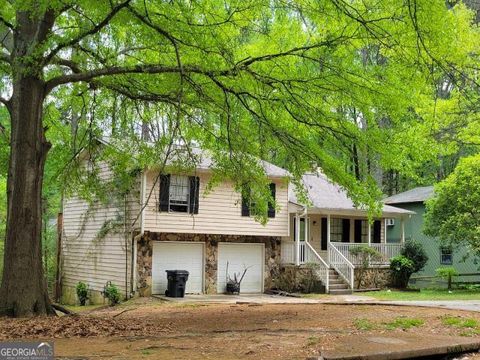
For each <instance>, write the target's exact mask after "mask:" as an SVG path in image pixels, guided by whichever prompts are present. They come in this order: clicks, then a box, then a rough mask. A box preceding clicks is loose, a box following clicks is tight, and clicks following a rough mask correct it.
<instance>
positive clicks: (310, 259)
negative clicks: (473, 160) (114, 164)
mask: <svg viewBox="0 0 480 360" xmlns="http://www.w3.org/2000/svg"><path fill="white" fill-rule="evenodd" d="M261 165H262V166H263V169H264V170H265V173H266V175H267V177H268V179H269V181H270V184H269V189H270V191H271V195H272V197H273V198H274V199H275V202H276V207H273V205H271V204H270V205H269V209H268V220H269V221H268V222H267V223H266V224H265V225H263V224H260V223H259V222H257V221H255V219H254V218H253V216H251V214H250V209H249V203H248V201H247V200H246V199H245V198H244V197H242V194H240V193H238V192H237V191H235V189H234V186H233V183H232V182H231V181H229V180H225V181H223V182H220V183H219V184H217V185H216V186H215V187H214V188H213V189H210V191H208V192H207V191H206V186H207V184H208V183H209V180H210V178H211V175H212V173H211V166H212V161H211V160H210V158H208V157H207V156H206V155H205V154H202V159H201V161H200V162H199V164H198V166H197V168H196V169H195V171H193V172H191V173H188V174H183V173H182V174H180V173H175V172H174V171H170V173H169V172H168V171H167V172H166V173H164V174H161V175H159V174H158V171H153V170H146V171H143V172H142V173H141V174H140V175H139V176H138V182H137V183H136V186H135V187H134V189H132V191H131V192H130V194H129V195H128V196H125V197H123V198H120V199H118V197H117V196H114V194H112V201H111V203H110V204H101V203H94V204H88V203H87V202H85V201H83V200H81V199H79V198H77V197H71V198H68V199H66V200H65V201H64V214H63V216H64V221H63V238H62V257H61V259H62V261H61V274H62V278H61V284H62V290H63V300H64V301H65V302H75V301H76V296H75V286H76V284H77V283H78V282H79V281H83V282H86V283H87V284H88V286H89V289H90V293H91V295H90V296H91V301H92V302H101V301H103V296H102V291H103V289H104V286H105V285H106V284H107V283H108V282H111V283H113V284H115V285H117V286H118V287H119V289H120V290H121V292H122V293H123V294H124V296H125V298H129V297H132V296H137V295H140V296H150V295H156V294H157V295H163V294H164V293H165V290H166V288H167V276H166V270H187V271H188V272H189V279H188V281H187V285H186V293H189V294H199V293H205V294H217V293H224V292H225V290H226V281H227V277H233V274H238V273H242V272H243V271H244V270H245V269H246V270H247V271H246V274H245V278H244V280H243V282H242V285H241V291H242V293H261V292H264V291H265V290H267V289H270V288H272V287H273V286H274V278H275V276H276V275H278V274H279V273H281V272H283V271H286V269H288V268H289V267H293V268H295V269H301V268H302V266H305V265H307V264H311V263H313V264H316V265H315V266H316V272H317V274H318V275H319V277H320V279H321V281H322V282H323V284H324V285H325V288H326V290H327V291H328V292H331V293H335V292H351V291H352V289H353V288H354V287H355V285H354V282H355V281H354V279H355V268H356V267H358V263H357V259H356V258H355V256H353V255H352V254H351V253H350V251H351V249H353V247H357V246H370V247H374V248H375V249H376V250H378V251H379V252H380V253H381V254H382V259H381V260H378V261H377V263H375V264H372V265H373V266H374V267H376V268H377V269H382V268H385V266H386V265H387V264H388V260H389V259H390V258H391V257H392V256H395V255H396V254H398V252H399V251H400V246H401V244H400V245H399V244H387V242H386V237H385V234H386V231H385V222H386V219H388V218H392V217H395V218H399V219H400V220H401V221H402V222H403V221H404V220H405V219H407V218H408V216H409V214H411V212H409V211H406V210H402V209H397V208H394V207H391V206H385V208H384V211H383V214H382V215H381V216H380V217H378V218H377V219H374V221H373V222H369V221H368V219H367V212H366V211H364V210H361V209H357V208H356V207H355V206H354V204H353V203H352V201H351V200H350V199H349V198H348V196H347V195H346V193H345V192H344V191H343V190H342V189H340V188H339V187H338V186H337V185H335V184H333V183H331V182H330V181H329V180H328V179H327V178H326V177H325V176H324V175H323V174H321V173H315V174H305V175H304V177H303V183H304V186H305V190H306V193H307V196H308V198H309V202H308V204H300V203H299V201H298V200H297V197H296V194H295V191H294V189H293V188H292V186H291V184H289V174H288V172H287V171H286V170H284V169H281V168H279V167H277V166H275V165H273V164H270V163H267V162H261ZM102 176H103V178H104V179H105V180H108V179H109V177H110V176H111V175H110V173H109V172H108V171H107V169H106V168H105V167H103V168H102Z"/></svg>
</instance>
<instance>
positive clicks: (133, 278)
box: [130, 170, 147, 296]
mask: <svg viewBox="0 0 480 360" xmlns="http://www.w3.org/2000/svg"><path fill="white" fill-rule="evenodd" d="M146 189H147V174H146V171H145V170H144V171H143V172H142V175H141V178H140V237H142V236H143V234H144V233H145V202H146V201H145V194H146V192H147V191H146ZM134 226H135V223H133V224H132V226H131V227H130V238H131V239H132V261H131V267H132V269H131V281H130V285H131V288H130V291H131V294H132V296H133V295H135V293H136V292H137V266H136V265H137V241H138V236H135V237H134V236H133V228H134Z"/></svg>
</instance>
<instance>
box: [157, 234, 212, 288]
mask: <svg viewBox="0 0 480 360" xmlns="http://www.w3.org/2000/svg"><path fill="white" fill-rule="evenodd" d="M203 269H204V266H203V244H202V243H191V242H154V243H153V255H152V293H153V294H164V293H165V290H166V289H167V273H166V272H165V270H187V271H188V272H189V273H190V274H189V276H188V281H187V288H186V289H185V292H186V293H188V294H200V293H202V292H203Z"/></svg>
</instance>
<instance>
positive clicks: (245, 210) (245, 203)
mask: <svg viewBox="0 0 480 360" xmlns="http://www.w3.org/2000/svg"><path fill="white" fill-rule="evenodd" d="M269 189H270V195H271V197H272V199H273V200H274V201H275V196H276V192H277V191H276V185H275V183H271V184H270V185H269ZM274 201H269V202H268V212H267V216H268V217H269V218H274V217H275V203H274ZM254 208H255V203H254V202H253V201H252V199H251V196H250V189H249V188H248V186H247V185H244V186H243V188H242V216H250V215H254V214H253V213H252V211H251V209H254Z"/></svg>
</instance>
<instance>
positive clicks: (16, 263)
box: [0, 77, 54, 317]
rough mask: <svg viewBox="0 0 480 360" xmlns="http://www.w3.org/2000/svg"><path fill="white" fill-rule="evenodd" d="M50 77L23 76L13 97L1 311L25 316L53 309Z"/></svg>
mask: <svg viewBox="0 0 480 360" xmlns="http://www.w3.org/2000/svg"><path fill="white" fill-rule="evenodd" d="M44 91H45V90H44V83H43V81H42V80H40V79H36V78H34V77H22V78H21V79H17V81H16V83H15V84H14V91H13V97H12V102H11V108H10V112H11V114H10V115H11V120H12V133H11V153H10V165H9V171H8V183H7V199H8V212H7V214H8V216H7V237H6V243H5V261H4V269H3V270H4V271H3V279H2V285H1V288H0V313H3V314H6V315H9V316H15V317H21V316H30V315H33V314H35V315H45V314H53V313H54V311H53V309H52V307H51V305H50V300H49V297H48V292H47V287H46V281H45V278H44V273H43V266H42V250H41V249H42V246H41V232H42V182H43V171H44V166H45V159H46V156H47V153H48V150H49V148H50V144H49V143H48V142H47V141H46V139H45V134H44V129H43V126H42V106H43V100H44V97H45V93H44Z"/></svg>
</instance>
